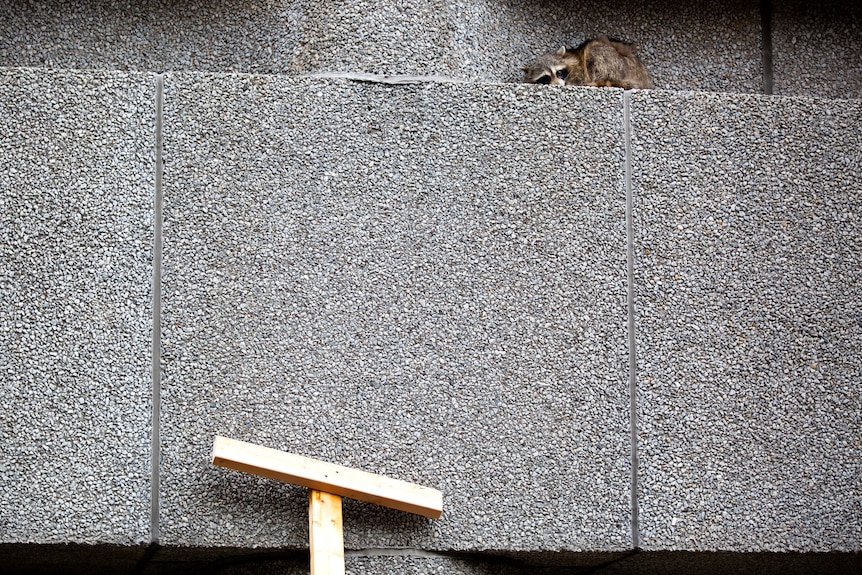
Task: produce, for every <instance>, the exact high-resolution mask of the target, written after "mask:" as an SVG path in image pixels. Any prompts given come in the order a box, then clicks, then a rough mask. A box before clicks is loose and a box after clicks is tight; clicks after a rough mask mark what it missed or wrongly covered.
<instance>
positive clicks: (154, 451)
mask: <svg viewBox="0 0 862 575" xmlns="http://www.w3.org/2000/svg"><path fill="white" fill-rule="evenodd" d="M163 104H164V77H163V76H162V75H161V74H158V75H157V76H156V133H155V140H156V149H155V153H156V159H155V161H156V165H155V201H154V209H153V283H152V288H151V289H152V296H153V347H152V382H153V397H152V404H153V413H152V427H151V433H152V438H151V441H152V444H151V447H150V449H151V451H150V453H151V457H152V459H151V461H150V469H151V471H150V473H151V476H150V477H151V478H150V490H151V491H150V541H151V542H152V543H158V542H159V491H160V486H159V471H160V461H161V429H160V424H161V411H162V402H161V395H162V384H161V382H162V362H161V358H162V327H161V326H162V321H161V319H162V111H163V110H162V108H163Z"/></svg>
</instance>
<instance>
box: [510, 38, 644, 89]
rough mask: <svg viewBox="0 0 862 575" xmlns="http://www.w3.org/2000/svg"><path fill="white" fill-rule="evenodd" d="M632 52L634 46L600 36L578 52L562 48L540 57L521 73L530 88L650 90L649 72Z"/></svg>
mask: <svg viewBox="0 0 862 575" xmlns="http://www.w3.org/2000/svg"><path fill="white" fill-rule="evenodd" d="M635 50H636V46H635V45H634V44H630V43H627V42H621V41H619V40H612V39H610V38H608V37H607V36H599V37H598V38H594V39H592V40H587V41H585V42H584V43H583V44H581V45H580V46H578V47H577V48H573V49H568V48H566V47H565V46H563V47H562V48H560V49H559V50H557V51H556V52H549V53H547V54H544V55H542V56H539V57H538V58H537V59H536V60H533V61H532V62H530V63H529V64H527V65H526V66H524V67H523V68H521V70H523V72H524V82H526V83H529V84H551V85H561V86H562V85H566V86H596V87H600V86H613V87H617V88H625V89H626V90H630V89H635V88H637V89H648V88H652V87H653V85H652V80H651V79H650V75H649V72H647V69H646V67H645V66H644V65H643V62H641V61H640V58H638V57H637V55H636V54H635Z"/></svg>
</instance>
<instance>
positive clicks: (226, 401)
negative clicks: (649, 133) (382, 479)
mask: <svg viewBox="0 0 862 575" xmlns="http://www.w3.org/2000/svg"><path fill="white" fill-rule="evenodd" d="M621 99H622V93H621V92H620V91H598V90H594V91H550V90H546V89H542V88H541V87H537V86H488V85H485V86H471V85H460V84H434V85H411V86H388V85H379V84H369V83H359V82H349V81H332V80H308V79H306V80H302V79H289V78H286V77H257V76H251V77H249V76H213V75H195V74H176V75H173V74H172V75H169V76H168V77H167V78H166V83H165V134H164V138H165V199H164V202H165V211H164V218H165V221H164V316H163V317H164V319H163V321H164V323H163V342H162V345H163V354H164V356H163V367H164V371H165V384H164V386H163V402H164V403H163V429H162V431H163V435H162V446H163V451H162V476H161V477H162V494H161V498H162V505H161V509H162V525H161V537H162V541H163V542H165V543H167V544H171V545H232V546H260V547H283V546H286V547H301V546H304V545H306V537H307V533H306V529H307V527H306V523H307V512H306V495H305V490H303V489H298V488H291V487H288V486H284V485H279V484H277V483H276V482H273V481H270V480H262V479H261V480H259V479H255V478H252V477H250V476H248V475H244V474H239V473H236V472H231V471H226V470H223V469H217V468H213V467H212V466H211V465H210V464H209V454H210V450H211V445H212V439H213V436H214V435H216V434H221V435H225V436H229V437H234V438H237V439H242V440H246V441H251V442H255V443H260V444H264V445H267V446H270V447H274V448H277V449H284V450H287V451H291V452H297V453H300V454H303V455H308V456H312V457H317V458H320V459H324V460H329V461H333V462H337V463H341V464H343V465H348V466H354V467H358V468H361V469H364V470H366V471H371V472H376V473H383V474H387V475H391V476H394V477H396V478H399V479H403V480H407V481H411V482H417V483H420V484H425V485H429V486H431V487H436V488H438V489H440V490H442V491H443V493H444V505H445V511H444V516H443V518H442V519H441V520H437V521H432V520H427V519H424V518H419V517H414V516H410V515H408V514H404V513H401V512H396V511H391V510H386V509H383V508H379V507H375V506H373V505H370V504H362V503H358V502H353V501H348V502H347V503H346V507H345V516H346V518H345V529H346V545H347V547H348V548H363V547H369V546H370V547H376V546H377V547H393V546H395V547H404V546H421V547H424V548H431V549H449V548H452V549H471V550H484V549H505V550H512V551H516V550H534V549H542V550H548V549H551V550H592V549H601V550H606V551H608V550H619V549H625V548H627V547H628V546H629V545H630V541H631V534H630V525H629V521H630V490H629V481H630V452H629V427H628V426H629V389H628V378H627V367H628V356H627V353H628V347H627V340H626V277H625V262H626V251H625V245H626V244H625V237H626V235H625V233H626V232H625V189H624V182H623V139H622V115H621V113H622V106H621Z"/></svg>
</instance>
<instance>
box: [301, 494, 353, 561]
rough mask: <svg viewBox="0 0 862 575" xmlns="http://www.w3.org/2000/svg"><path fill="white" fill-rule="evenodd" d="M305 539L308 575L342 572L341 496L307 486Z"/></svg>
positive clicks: (342, 528)
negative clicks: (309, 572) (306, 535)
mask: <svg viewBox="0 0 862 575" xmlns="http://www.w3.org/2000/svg"><path fill="white" fill-rule="evenodd" d="M308 541H309V548H310V550H311V575H344V527H343V525H342V521H341V497H339V496H338V495H333V494H331V493H325V492H323V491H318V490H316V489H309V490H308Z"/></svg>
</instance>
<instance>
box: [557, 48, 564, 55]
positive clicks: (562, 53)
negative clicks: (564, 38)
mask: <svg viewBox="0 0 862 575" xmlns="http://www.w3.org/2000/svg"><path fill="white" fill-rule="evenodd" d="M565 54H566V47H565V46H560V49H559V50H557V55H558V56H564V55H565Z"/></svg>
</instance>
